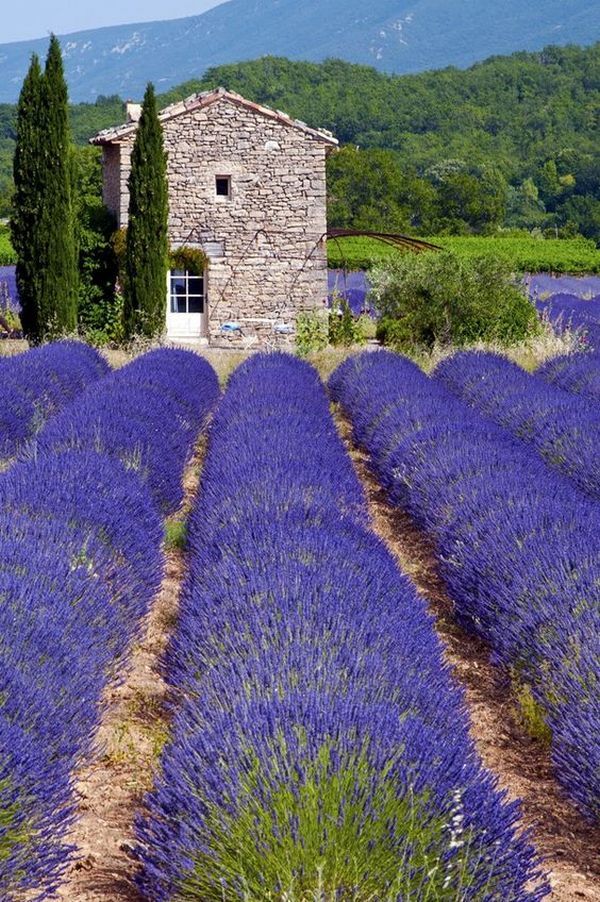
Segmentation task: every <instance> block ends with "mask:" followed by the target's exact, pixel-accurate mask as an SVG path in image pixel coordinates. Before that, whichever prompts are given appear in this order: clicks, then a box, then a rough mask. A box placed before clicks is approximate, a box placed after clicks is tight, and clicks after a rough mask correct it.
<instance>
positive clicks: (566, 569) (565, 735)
mask: <svg viewBox="0 0 600 902" xmlns="http://www.w3.org/2000/svg"><path fill="white" fill-rule="evenodd" d="M475 384H476V382H475V381H474V382H473V385H475ZM330 390H331V393H332V396H333V398H334V399H335V400H336V401H338V402H340V403H341V405H342V407H343V409H344V411H345V412H346V414H347V416H348V417H349V418H350V420H351V422H352V426H353V433H354V437H355V440H356V441H357V443H358V444H360V445H361V446H362V447H364V448H365V449H366V450H367V451H368V452H369V453H370V461H371V466H372V468H373V470H374V472H375V473H376V475H377V476H378V478H379V479H380V481H381V482H382V484H383V486H384V487H385V489H386V490H387V492H388V495H389V498H390V500H391V502H392V503H393V504H395V505H398V506H400V507H402V508H404V509H406V510H408V511H409V512H410V513H411V514H412V516H413V517H414V518H415V520H416V521H417V523H418V524H419V525H420V526H421V527H422V528H424V529H425V530H427V531H428V532H429V533H430V535H431V536H432V537H433V538H434V540H435V543H436V547H437V552H438V556H439V562H440V569H441V572H442V575H443V576H444V578H445V580H446V583H447V586H448V590H449V592H450V594H451V596H452V598H453V600H454V603H455V607H456V614H457V617H458V619H459V621H460V622H461V623H462V625H463V626H465V627H466V628H467V629H469V630H471V631H473V632H475V633H477V634H478V635H480V636H482V637H483V638H485V639H486V640H487V641H488V642H489V643H490V645H491V648H492V657H493V660H494V661H496V662H497V663H499V664H502V665H504V666H505V667H506V668H507V669H509V670H510V673H511V675H512V677H513V679H514V680H515V682H516V683H517V684H518V685H519V686H524V687H526V688H527V691H528V692H529V693H530V694H531V697H532V698H533V700H534V702H535V704H536V705H537V706H538V709H539V713H540V716H541V717H543V719H544V720H545V722H546V725H547V728H548V729H549V731H550V734H551V742H552V757H553V760H554V763H555V768H556V776H557V778H558V780H559V781H560V782H561V784H562V785H563V787H564V788H565V790H566V792H567V793H568V794H569V795H570V796H571V798H572V799H573V800H574V801H575V802H576V803H578V805H579V806H580V808H581V809H582V811H583V812H584V813H585V814H586V815H587V816H588V817H589V818H591V819H592V820H595V819H598V818H599V817H600V803H599V800H600V748H599V746H598V743H597V736H598V734H599V731H600V695H599V693H598V660H600V610H599V607H598V586H599V585H600V563H599V562H600V515H599V512H598V505H597V504H596V503H594V502H592V501H591V500H588V499H587V498H586V497H585V496H584V495H582V494H580V493H579V492H577V491H576V490H575V489H574V488H573V486H572V485H571V484H570V482H569V481H568V480H567V479H566V478H564V477H563V476H561V474H560V473H559V472H554V471H553V470H551V469H549V468H548V467H546V466H545V465H544V463H543V462H542V460H541V458H539V456H538V455H537V454H536V453H535V452H534V451H533V449H531V450H530V449H529V448H528V446H527V445H526V444H523V443H522V442H521V441H519V440H518V439H516V438H515V437H514V436H512V435H511V434H510V433H508V432H507V431H506V430H504V429H502V428H500V427H499V426H497V425H496V424H495V423H493V422H490V421H488V420H485V419H484V418H482V417H481V416H480V415H478V414H477V413H476V412H475V411H474V410H472V409H471V408H469V407H468V406H466V405H465V404H464V403H463V402H462V401H460V400H459V399H458V398H456V397H455V396H454V395H452V394H451V393H450V392H449V391H448V390H447V389H446V388H445V386H444V385H443V384H442V382H441V381H440V380H435V379H431V378H429V377H427V376H426V375H425V374H424V373H423V372H422V371H421V370H420V369H419V368H418V367H417V366H416V365H415V364H413V363H411V362H410V361H409V360H407V359H405V358H401V357H399V356H397V355H394V354H390V353H387V352H380V353H370V354H362V355H359V356H357V357H353V358H350V359H349V360H347V361H346V362H345V363H343V364H342V365H341V366H340V367H339V368H338V369H337V370H336V372H335V373H334V374H333V376H332V377H331V381H330ZM526 403H527V401H526V399H524V401H523V406H525V405H526ZM530 403H531V402H530Z"/></svg>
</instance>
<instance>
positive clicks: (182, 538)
mask: <svg viewBox="0 0 600 902" xmlns="http://www.w3.org/2000/svg"><path fill="white" fill-rule="evenodd" d="M187 534H188V527H187V520H181V519H175V518H170V519H168V520H167V521H166V522H165V549H166V550H167V551H183V550H184V549H185V547H186V543H187Z"/></svg>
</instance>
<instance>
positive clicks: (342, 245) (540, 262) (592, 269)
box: [327, 235, 600, 275]
mask: <svg viewBox="0 0 600 902" xmlns="http://www.w3.org/2000/svg"><path fill="white" fill-rule="evenodd" d="M424 240H425V241H429V242H430V243H432V244H435V245H437V246H438V247H442V248H444V249H445V250H449V251H453V252H454V253H456V254H458V255H459V256H464V257H480V256H491V257H496V258H498V259H501V260H504V261H505V262H506V263H508V264H509V265H510V267H511V268H512V269H513V271H514V272H516V273H523V272H553V273H572V274H574V275H577V274H586V273H597V272H600V251H599V250H598V248H597V247H596V244H595V242H594V241H591V240H586V239H583V238H572V239H564V238H561V239H552V238H544V239H538V238H533V237H531V238H530V237H527V236H525V237H519V238H511V237H494V236H489V237H487V236H486V237H483V236H481V237H478V236H469V237H462V236H454V235H452V236H449V235H442V236H435V237H433V238H425V239H424ZM397 253H398V250H397V249H396V248H395V247H392V246H390V245H386V244H384V243H382V242H381V241H377V240H375V239H373V238H338V239H335V240H332V241H329V242H328V246H327V255H328V259H329V266H330V267H331V268H332V269H348V270H356V269H370V268H371V266H373V264H374V263H379V262H381V261H382V260H386V259H389V258H390V257H393V256H395V255H396V254H397Z"/></svg>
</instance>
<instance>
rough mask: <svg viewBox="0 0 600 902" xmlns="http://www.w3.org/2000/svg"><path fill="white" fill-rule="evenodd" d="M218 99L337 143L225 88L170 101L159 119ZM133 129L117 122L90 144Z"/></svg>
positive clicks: (113, 139)
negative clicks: (174, 101)
mask: <svg viewBox="0 0 600 902" xmlns="http://www.w3.org/2000/svg"><path fill="white" fill-rule="evenodd" d="M220 100H226V101H227V102H228V103H233V104H236V105H238V106H242V107H244V108H245V109H248V110H253V111H254V112H255V113H258V114H259V115H261V116H266V117H267V118H269V119H274V120H276V121H277V122H281V123H282V124H283V125H289V126H291V127H292V128H297V129H299V130H300V131H303V132H305V133H306V134H307V135H308V136H309V137H310V138H313V139H315V140H317V141H324V142H325V143H326V144H331V145H332V146H334V147H335V146H337V144H338V141H337V139H336V138H334V136H333V135H332V134H331V132H328V131H326V130H325V129H321V128H309V126H308V125H307V124H306V123H305V122H301V121H300V120H299V119H293V118H292V117H291V116H288V114H287V113H283V112H282V111H281V110H272V109H270V108H269V107H266V106H261V104H259V103H253V102H252V101H250V100H246V99H245V98H244V97H242V95H241V94H236V93H235V92H233V91H226V90H225V88H215V89H214V90H213V91H202V92H201V93H199V94H192V96H191V97H186V99H185V100H178V101H177V102H176V103H172V104H171V105H170V106H168V107H165V108H164V110H161V111H160V113H159V114H158V115H159V119H160V121H161V122H168V121H169V120H170V119H174V118H175V117H176V116H181V115H183V114H185V113H189V112H192V111H193V110H200V109H203V108H204V107H207V106H210V105H211V104H213V103H216V102H217V101H220ZM136 128H137V122H125V123H123V125H117V126H115V127H114V128H106V129H104V130H103V131H101V132H98V134H97V135H95V136H94V137H93V138H90V144H100V145H102V144H114V143H118V142H119V141H121V140H122V139H123V138H127V137H129V135H131V134H133V133H134V132H135V130H136Z"/></svg>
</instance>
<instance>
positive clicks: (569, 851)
mask: <svg viewBox="0 0 600 902" xmlns="http://www.w3.org/2000/svg"><path fill="white" fill-rule="evenodd" d="M335 419H336V424H337V426H338V429H339V431H340V434H341V435H342V438H343V439H344V441H345V443H346V447H347V448H348V450H349V452H350V455H351V457H352V461H353V463H354V466H355V468H356V471H357V473H358V475H359V477H360V479H361V481H362V483H363V485H364V486H365V489H366V492H367V497H368V502H369V510H370V514H371V521H372V527H373V529H374V530H375V532H376V533H377V534H378V535H379V536H380V537H381V538H382V539H383V540H384V541H385V543H386V544H387V546H388V548H389V549H390V551H391V552H392V554H393V555H394V556H395V558H396V560H397V561H398V563H399V565H400V567H401V569H402V570H403V571H404V572H405V573H406V574H407V575H408V576H409V577H410V578H411V579H412V581H413V582H414V584H415V586H416V588H417V591H418V592H419V594H420V595H423V596H424V597H426V599H427V602H428V607H429V610H430V611H431V613H432V614H433V615H434V617H435V620H436V626H437V630H438V634H439V635H440V637H441V639H442V641H443V643H444V646H445V649H446V652H445V653H446V659H447V660H448V662H449V663H450V664H451V666H452V668H453V670H454V674H455V676H456V678H457V680H458V681H459V683H460V684H461V685H462V687H463V688H464V690H465V694H466V701H467V706H468V711H469V715H470V720H471V735H472V736H473V739H474V741H475V744H476V746H477V749H478V751H479V754H480V756H481V758H482V760H483V762H484V764H485V765H486V766H487V767H488V768H489V769H490V770H491V771H493V772H494V773H495V774H496V775H497V776H498V779H499V781H500V785H501V786H502V787H503V788H504V789H506V790H507V792H508V795H509V797H510V798H511V799H515V798H520V799H521V800H522V812H523V823H524V825H525V826H526V827H528V828H531V829H532V831H533V837H532V840H533V842H534V843H535V845H536V847H537V849H538V850H539V852H540V853H541V855H542V856H543V858H544V860H545V865H546V868H547V870H548V871H549V872H550V883H551V886H552V894H551V896H549V897H548V898H549V899H552V900H555V902H575V900H586V902H592V900H593V902H600V828H593V827H591V826H590V825H588V824H586V822H585V821H584V820H583V818H582V817H581V815H580V814H579V813H578V812H577V811H576V810H575V808H574V807H573V806H572V805H571V804H570V803H569V802H568V801H566V799H565V798H564V796H563V795H562V793H561V790H560V787H559V786H558V784H557V782H556V780H555V779H554V777H553V773H552V765H551V762H550V757H549V754H548V752H547V750H546V749H544V747H543V746H542V744H541V743H540V742H537V741H535V740H532V739H531V738H530V737H529V736H528V734H527V733H526V731H525V729H524V727H523V725H522V724H521V723H520V722H519V716H518V712H517V709H516V706H515V704H514V701H513V699H512V697H511V693H510V688H509V686H508V681H507V679H506V676H505V675H504V674H503V672H502V671H501V670H500V668H498V667H494V666H492V665H491V664H490V663H489V654H490V651H489V646H487V645H486V643H485V642H482V641H481V640H479V639H477V638H475V637H473V636H470V635H469V634H468V633H466V632H465V631H464V630H462V629H461V628H460V627H459V626H458V625H457V624H456V622H455V620H454V616H453V603H452V601H451V599H450V598H449V597H448V594H447V592H446V589H445V586H444V583H443V581H442V579H441V578H440V576H439V574H438V572H437V566H436V559H435V554H434V551H433V547H432V544H431V542H430V541H429V539H428V538H427V536H425V535H424V534H423V533H422V532H421V531H420V530H419V529H417V527H416V526H415V525H414V523H413V522H412V520H411V519H410V517H409V516H408V515H407V514H405V513H404V512H402V511H400V510H398V509H396V508H393V507H392V506H391V505H390V504H388V502H387V499H386V496H385V493H384V491H383V490H382V489H381V488H380V486H379V485H378V484H377V482H376V480H375V479H374V477H373V476H372V474H371V472H370V471H369V469H368V466H367V464H368V455H366V454H365V453H364V452H362V451H361V450H359V449H358V448H356V447H355V446H354V445H353V443H352V441H351V433H350V427H349V424H348V423H347V422H346V421H345V420H344V419H343V417H342V416H341V415H340V414H339V413H336V415H335Z"/></svg>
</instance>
